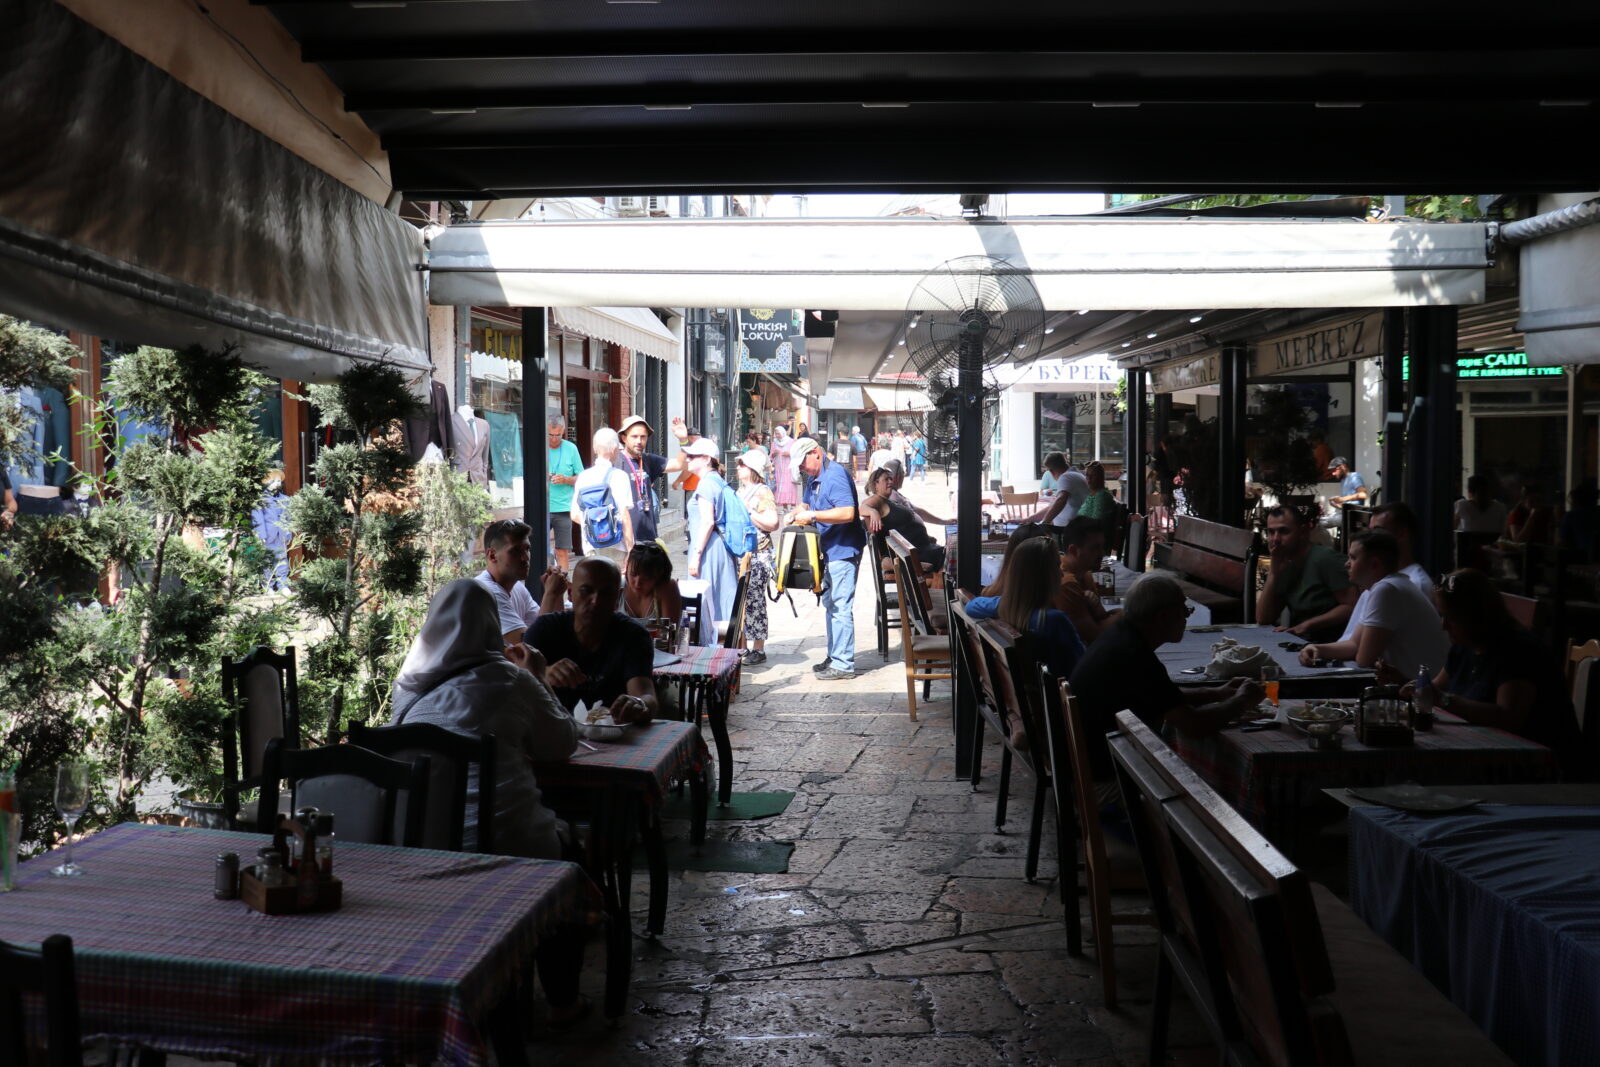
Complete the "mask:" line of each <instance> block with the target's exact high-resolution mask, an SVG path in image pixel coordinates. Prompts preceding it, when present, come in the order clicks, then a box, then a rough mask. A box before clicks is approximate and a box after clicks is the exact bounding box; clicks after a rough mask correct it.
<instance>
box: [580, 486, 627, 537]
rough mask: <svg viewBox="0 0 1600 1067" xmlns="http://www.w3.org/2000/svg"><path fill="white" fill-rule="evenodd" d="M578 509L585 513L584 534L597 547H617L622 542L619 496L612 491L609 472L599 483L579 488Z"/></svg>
mask: <svg viewBox="0 0 1600 1067" xmlns="http://www.w3.org/2000/svg"><path fill="white" fill-rule="evenodd" d="M578 510H579V511H581V512H582V513H583V536H584V537H585V538H586V539H587V540H588V542H589V544H590V545H592V546H594V547H595V548H615V547H616V546H618V545H620V544H622V520H621V519H620V518H618V517H617V498H616V497H615V496H613V495H612V493H611V475H610V474H609V473H608V474H607V475H606V477H605V479H604V480H603V481H601V482H600V484H599V485H586V486H584V487H583V488H582V489H580V490H578Z"/></svg>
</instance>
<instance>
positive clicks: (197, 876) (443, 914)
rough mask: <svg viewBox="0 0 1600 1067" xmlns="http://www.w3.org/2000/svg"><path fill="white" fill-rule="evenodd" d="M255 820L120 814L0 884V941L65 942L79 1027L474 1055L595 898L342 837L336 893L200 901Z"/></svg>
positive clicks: (340, 1049) (585, 917) (279, 1054)
mask: <svg viewBox="0 0 1600 1067" xmlns="http://www.w3.org/2000/svg"><path fill="white" fill-rule="evenodd" d="M264 840H266V839H265V838H264V837H262V836H260V835H257V834H242V833H229V832H227V831H221V830H197V829H179V828H176V827H167V826H143V825H139V824H137V823H124V824H123V825H121V826H115V827H112V828H111V829H109V830H106V831H104V832H102V833H98V834H95V835H93V836H91V837H89V838H88V839H86V840H85V841H83V842H82V843H81V844H79V845H78V846H77V848H76V853H77V856H76V858H77V861H78V863H79V864H80V865H81V866H82V867H83V869H84V873H83V874H82V875H81V876H79V877H77V878H56V877H54V876H52V875H51V874H50V867H51V866H53V865H54V864H55V863H57V862H58V861H59V856H58V855H56V854H54V853H51V854H48V855H44V856H40V857H37V858H35V859H32V860H30V861H28V862H27V863H24V864H21V865H20V866H19V867H18V872H17V873H18V881H19V883H20V884H19V888H18V889H17V891H16V892H13V893H5V894H0V939H4V940H6V941H11V942H21V943H24V944H36V943H38V942H40V941H43V940H44V938H46V937H48V936H49V935H50V934H57V933H59V934H66V935H68V936H69V937H71V938H72V942H73V949H74V952H75V954H76V967H77V976H78V990H79V996H80V1000H81V1005H80V1010H81V1013H82V1019H83V1031H84V1033H85V1035H109V1036H111V1037H114V1038H118V1039H122V1040H126V1041H133V1042H137V1043H139V1044H142V1045H146V1046H149V1047H152V1048H158V1049H163V1050H165V1051H168V1052H180V1053H185V1054H188V1055H193V1056H198V1057H201V1058H204V1059H228V1060H243V1061H247V1062H251V1063H256V1064H309V1063H312V1062H332V1063H362V1064H366V1063H372V1062H374V1061H378V1060H382V1061H386V1062H394V1063H399V1062H404V1063H433V1062H435V1061H439V1062H443V1063H447V1064H458V1065H476V1064H481V1063H484V1062H485V1060H486V1057H487V1044H486V1041H487V1038H486V1035H485V1034H484V1033H483V1032H482V1031H481V1030H480V1024H481V1023H482V1022H483V1021H484V1019H485V1017H486V1016H487V1014H488V1012H489V1010H490V1009H491V1008H492V1007H493V1006H494V1004H495V1003H496V1002H497V1001H498V1000H499V998H500V997H502V996H503V995H504V994H505V993H506V992H507V991H508V990H510V989H511V988H513V986H514V985H515V984H516V983H517V982H518V981H519V980H520V979H522V978H523V977H524V976H525V975H526V974H527V973H529V970H530V967H531V964H532V961H533V951H534V949H535V947H536V946H537V945H538V944H539V942H540V939H541V938H542V937H543V936H545V934H546V933H547V932H549V931H551V930H553V929H555V928H557V927H559V926H564V925H568V924H580V923H588V922H591V921H593V920H594V918H595V916H596V914H597V912H598V910H599V908H600V906H601V901H600V895H599V892H598V890H597V889H596V888H595V887H594V884H593V883H592V882H590V881H589V879H588V877H587V876H585V875H584V873H583V871H582V870H581V869H580V868H578V867H577V866H576V865H574V864H570V863H556V862H550V861H544V860H524V859H516V858H513V857H508V856H487V855H479V854H474V853H456V852H434V851H428V850H423V849H406V848H390V847H386V846H380V845H358V844H352V843H340V844H339V845H338V846H337V849H336V852H335V860H334V867H335V871H336V872H337V873H338V875H339V878H340V880H341V881H342V882H343V883H344V906H343V907H342V908H341V909H340V910H339V911H335V912H326V913H318V914H310V915H271V916H269V915H261V914H259V913H257V912H255V911H252V910H251V909H250V908H249V907H247V906H246V905H245V904H243V903H242V902H240V901H237V900H216V899H214V898H213V897H212V884H213V874H214V868H215V860H216V856H217V853H219V852H237V853H239V854H240V856H241V858H243V857H245V856H247V855H248V856H251V857H253V856H254V855H255V851H256V850H257V849H258V848H259V847H260V846H261V844H262V842H263V841H264Z"/></svg>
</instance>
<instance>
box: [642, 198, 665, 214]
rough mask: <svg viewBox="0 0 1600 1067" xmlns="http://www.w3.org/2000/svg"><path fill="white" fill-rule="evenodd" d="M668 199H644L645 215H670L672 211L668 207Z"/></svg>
mask: <svg viewBox="0 0 1600 1067" xmlns="http://www.w3.org/2000/svg"><path fill="white" fill-rule="evenodd" d="M667 199H668V198H667V197H664V196H647V197H645V198H644V202H645V214H647V215H666V214H670V211H669V209H668V207H667Z"/></svg>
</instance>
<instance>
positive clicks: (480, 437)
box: [450, 408, 509, 489]
mask: <svg viewBox="0 0 1600 1067" xmlns="http://www.w3.org/2000/svg"><path fill="white" fill-rule="evenodd" d="M466 410H468V411H471V408H467V409H466ZM450 425H451V431H452V433H453V435H454V439H455V449H454V451H453V453H452V454H453V455H454V457H455V461H454V462H455V469H456V470H457V471H459V472H461V473H462V474H464V475H466V476H467V481H469V482H471V483H472V484H473V485H476V486H478V487H479V488H480V489H487V488H488V487H489V424H488V423H487V422H485V421H484V420H483V419H481V418H479V417H478V416H476V415H463V414H462V409H461V408H457V409H456V410H455V411H454V412H452V413H451V415H450ZM507 484H509V483H507Z"/></svg>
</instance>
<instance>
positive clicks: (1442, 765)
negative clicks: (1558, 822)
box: [1170, 712, 1556, 826]
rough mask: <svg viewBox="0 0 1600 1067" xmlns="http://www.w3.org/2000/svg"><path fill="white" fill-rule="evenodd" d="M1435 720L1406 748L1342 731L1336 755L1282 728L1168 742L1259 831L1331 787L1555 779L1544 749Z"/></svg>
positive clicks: (1232, 730) (1448, 719) (1443, 717)
mask: <svg viewBox="0 0 1600 1067" xmlns="http://www.w3.org/2000/svg"><path fill="white" fill-rule="evenodd" d="M1439 720H1440V721H1439V724H1438V725H1437V726H1435V727H1434V728H1433V729H1432V730H1430V731H1427V732H1420V733H1418V734H1417V735H1416V743H1415V744H1414V745H1409V746H1372V745H1363V744H1362V743H1361V742H1360V741H1357V740H1356V737H1355V733H1354V727H1346V728H1345V730H1344V731H1343V732H1342V733H1341V734H1340V737H1341V738H1342V739H1343V747H1342V748H1336V749H1322V750H1318V749H1312V748H1311V747H1309V742H1308V740H1307V738H1306V736H1305V734H1303V733H1301V732H1300V731H1299V730H1297V729H1296V728H1295V727H1294V726H1292V725H1290V724H1288V723H1285V724H1284V725H1283V726H1282V727H1281V728H1279V729H1277V730H1260V731H1251V732H1248V733H1246V732H1243V731H1241V730H1239V729H1238V728H1236V727H1229V728H1228V729H1225V730H1222V731H1221V732H1220V733H1215V734H1212V735H1211V736H1210V737H1194V736H1191V735H1188V734H1184V733H1179V732H1173V733H1172V734H1171V737H1170V740H1171V741H1172V747H1173V748H1175V749H1176V750H1177V752H1178V754H1179V755H1180V756H1182V757H1183V759H1184V761H1185V762H1187V763H1188V764H1189V765H1190V766H1192V767H1194V768H1195V769H1196V770H1197V771H1199V772H1200V774H1201V776H1202V777H1204V778H1205V780H1206V781H1208V782H1210V783H1211V785H1212V786H1213V787H1214V788H1215V789H1216V790H1217V791H1218V792H1219V793H1221V794H1222V796H1223V798H1224V799H1226V800H1227V801H1228V803H1230V804H1232V805H1233V806H1234V807H1235V808H1237V809H1239V811H1240V812H1242V813H1243V814H1244V815H1245V817H1246V818H1248V819H1250V820H1251V821H1252V822H1254V823H1256V824H1257V825H1258V826H1260V825H1263V820H1264V819H1267V818H1270V817H1276V816H1280V815H1282V814H1283V813H1284V812H1285V811H1289V810H1292V809H1293V808H1294V807H1295V806H1298V805H1305V804H1309V803H1311V801H1312V800H1314V799H1315V797H1316V794H1317V792H1318V791H1319V790H1322V789H1331V788H1334V787H1336V786H1351V785H1354V786H1363V785H1393V784H1397V783H1400V782H1418V783H1420V784H1422V785H1457V784H1460V783H1463V782H1548V781H1554V780H1555V777H1556V759H1555V754H1554V753H1553V752H1551V751H1550V750H1549V749H1548V748H1545V747H1544V746H1543V745H1540V744H1536V743H1535V742H1532V741H1529V740H1527V739H1526V738H1522V737H1517V736H1516V735H1514V734H1508V733H1506V732H1505V731H1504V730H1496V729H1494V728H1492V727H1488V726H1472V725H1469V724H1467V723H1465V722H1462V721H1461V720H1460V719H1457V718H1456V717H1455V716H1453V715H1450V714H1448V713H1444V712H1441V713H1440V714H1439Z"/></svg>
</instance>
